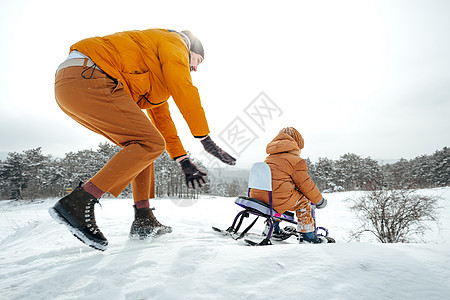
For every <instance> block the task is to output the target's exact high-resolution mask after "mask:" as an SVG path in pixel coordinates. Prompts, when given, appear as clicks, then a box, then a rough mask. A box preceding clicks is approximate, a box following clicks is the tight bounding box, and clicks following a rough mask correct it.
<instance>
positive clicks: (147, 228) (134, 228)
mask: <svg viewBox="0 0 450 300" xmlns="http://www.w3.org/2000/svg"><path fill="white" fill-rule="evenodd" d="M133 208H134V221H133V223H132V224H131V230H130V238H139V239H140V240H143V239H146V238H148V237H153V236H158V235H163V234H166V233H171V232H172V227H170V226H165V225H162V224H161V223H159V222H158V220H157V219H156V217H155V216H154V215H153V212H152V210H151V209H150V208H140V209H137V208H136V206H135V205H133Z"/></svg>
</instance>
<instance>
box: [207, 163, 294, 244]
mask: <svg viewBox="0 0 450 300" xmlns="http://www.w3.org/2000/svg"><path fill="white" fill-rule="evenodd" d="M251 189H259V190H263V191H267V192H268V193H269V204H267V203H265V202H263V201H261V200H258V199H256V198H252V197H250V190H251ZM234 202H235V203H236V204H237V205H239V206H240V207H242V208H244V209H243V210H242V211H240V212H239V213H238V214H237V215H236V217H235V218H234V221H233V224H232V225H231V226H230V227H229V228H228V229H227V230H225V232H228V233H230V235H236V234H238V233H239V229H240V228H241V226H242V223H243V221H244V218H248V217H249V216H250V215H254V216H256V218H255V220H254V221H253V222H252V223H251V224H250V225H249V226H248V227H247V228H246V229H244V230H243V231H242V232H241V233H239V235H238V236H237V237H236V239H240V238H243V237H244V236H245V235H246V234H247V233H248V231H249V230H250V229H251V228H252V227H253V225H255V223H256V221H257V220H258V219H259V218H260V217H261V218H264V219H265V220H266V222H267V224H268V225H269V231H268V233H267V235H266V237H265V238H264V239H263V240H262V241H261V242H260V243H258V245H271V244H272V242H271V241H270V238H271V237H272V233H273V227H274V221H275V220H277V221H286V222H289V223H292V224H297V221H295V218H294V213H292V212H285V213H283V214H280V213H278V212H277V211H276V210H274V209H273V203H272V172H271V171H270V167H269V165H268V164H266V163H264V162H257V163H255V164H253V166H252V168H251V169H250V175H249V180H248V195H247V197H245V196H240V197H237V198H236V200H235V201H234ZM214 230H216V231H217V229H214ZM245 241H246V242H247V243H248V244H251V245H253V244H255V243H254V242H252V241H249V240H245Z"/></svg>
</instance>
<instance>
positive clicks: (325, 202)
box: [316, 198, 327, 209]
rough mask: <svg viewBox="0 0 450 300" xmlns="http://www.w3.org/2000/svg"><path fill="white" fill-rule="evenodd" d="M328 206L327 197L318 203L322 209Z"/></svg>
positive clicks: (317, 205)
mask: <svg viewBox="0 0 450 300" xmlns="http://www.w3.org/2000/svg"><path fill="white" fill-rule="evenodd" d="M325 206H327V199H325V198H322V200H320V202H319V203H317V204H316V208H318V209H321V208H324V207H325Z"/></svg>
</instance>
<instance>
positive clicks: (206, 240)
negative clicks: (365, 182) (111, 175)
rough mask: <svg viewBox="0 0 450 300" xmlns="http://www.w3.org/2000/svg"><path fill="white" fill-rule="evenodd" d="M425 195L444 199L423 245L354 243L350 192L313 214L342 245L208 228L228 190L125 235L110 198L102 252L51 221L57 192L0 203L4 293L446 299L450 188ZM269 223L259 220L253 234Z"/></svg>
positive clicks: (120, 205) (169, 204)
mask: <svg viewBox="0 0 450 300" xmlns="http://www.w3.org/2000/svg"><path fill="white" fill-rule="evenodd" d="M422 192H425V193H432V194H438V195H441V196H442V199H441V200H440V202H439V203H440V206H441V207H442V209H441V216H440V218H441V226H440V230H438V229H437V228H435V227H433V229H434V230H433V232H431V233H430V234H428V235H427V236H426V237H425V241H426V243H424V242H420V243H411V244H379V243H376V242H375V241H373V239H371V238H370V237H366V240H364V241H362V242H356V241H350V237H349V230H351V229H354V227H353V226H355V225H356V219H355V218H354V216H353V214H352V213H351V212H350V211H349V210H348V209H347V206H346V205H347V204H346V202H345V199H347V198H353V197H356V196H357V193H355V192H346V193H334V194H327V195H326V198H327V199H328V203H329V204H328V206H327V208H325V209H324V210H321V211H318V212H317V219H318V222H319V224H320V225H322V226H325V227H328V229H329V230H330V235H331V236H333V237H335V238H336V240H337V243H336V244H327V245H304V244H302V245H299V244H297V241H296V240H295V238H290V239H288V240H287V241H285V242H281V243H278V244H277V245H273V246H266V247H249V246H245V245H243V243H242V242H237V241H234V240H232V239H230V238H227V237H223V236H219V235H217V234H215V233H214V232H213V231H212V230H211V226H217V227H221V228H227V227H228V226H229V225H230V223H231V221H232V219H233V217H234V215H235V213H236V212H237V211H238V210H239V208H238V207H237V206H236V205H235V204H234V203H233V201H234V199H233V198H221V197H217V198H216V197H203V198H201V199H200V200H198V201H197V202H195V203H192V202H191V200H184V201H183V202H182V203H180V202H179V201H178V199H177V200H175V199H173V200H171V199H160V200H155V201H152V202H151V205H153V206H155V207H156V211H155V214H156V215H157V217H158V218H159V220H160V221H161V222H162V223H163V224H167V225H171V226H172V227H173V229H174V232H173V233H172V234H169V235H166V236H163V237H160V238H157V239H154V240H149V241H134V240H129V239H128V231H129V227H130V224H131V222H132V219H133V211H132V207H131V205H132V203H131V200H123V199H121V200H116V199H105V200H102V201H101V203H102V208H100V207H97V208H96V215H97V223H98V225H99V227H100V228H101V230H102V231H103V233H104V234H105V236H106V237H107V238H108V240H109V248H108V250H107V251H105V252H100V251H96V250H94V249H91V248H89V247H87V246H85V245H83V244H81V243H80V242H79V241H78V240H77V239H75V238H74V237H73V236H72V235H71V234H70V233H69V231H68V230H67V229H66V228H65V227H64V226H62V225H59V224H57V223H56V222H55V221H53V219H51V218H50V216H49V215H48V213H47V209H48V207H49V206H51V205H53V203H54V202H55V201H56V200H57V199H49V200H42V201H38V202H36V203H33V204H20V203H15V202H11V201H1V202H0V253H1V255H0V291H1V293H0V299H269V298H271V297H281V298H283V299H386V298H389V299H427V300H429V299H444V298H447V299H448V297H449V295H450V280H449V279H450V243H449V242H448V241H449V240H450V188H446V189H433V190H426V191H422ZM190 204H191V205H190ZM189 205H190V206H189ZM247 222H249V221H247ZM262 228H263V224H262V221H259V222H258V223H257V225H256V226H255V229H254V230H253V231H254V232H259V231H261V230H262Z"/></svg>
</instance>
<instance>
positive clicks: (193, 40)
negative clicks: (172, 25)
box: [182, 30, 205, 59]
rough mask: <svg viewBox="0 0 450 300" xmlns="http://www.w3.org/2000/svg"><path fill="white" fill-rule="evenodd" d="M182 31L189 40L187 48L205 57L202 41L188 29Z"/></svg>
mask: <svg viewBox="0 0 450 300" xmlns="http://www.w3.org/2000/svg"><path fill="white" fill-rule="evenodd" d="M182 33H183V34H185V35H186V36H187V37H188V38H189V41H190V46H189V50H190V51H192V52H195V53H197V54H200V55H201V56H202V57H203V59H205V50H203V45H202V42H200V40H199V39H198V38H197V37H196V36H195V35H194V34H192V32H190V31H189V30H183V31H182Z"/></svg>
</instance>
